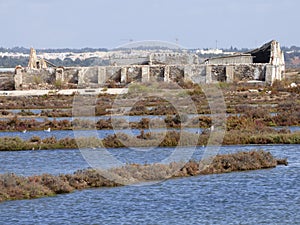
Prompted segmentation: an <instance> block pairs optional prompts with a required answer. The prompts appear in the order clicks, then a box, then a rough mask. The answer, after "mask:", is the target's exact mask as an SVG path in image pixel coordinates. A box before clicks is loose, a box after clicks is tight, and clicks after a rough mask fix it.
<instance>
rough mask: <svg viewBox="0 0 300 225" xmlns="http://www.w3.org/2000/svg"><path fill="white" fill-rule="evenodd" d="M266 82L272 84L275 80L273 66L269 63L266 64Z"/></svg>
mask: <svg viewBox="0 0 300 225" xmlns="http://www.w3.org/2000/svg"><path fill="white" fill-rule="evenodd" d="M265 76H266V77H265V79H266V84H268V85H272V84H273V82H274V81H275V76H276V74H275V66H272V65H270V64H268V65H266V74H265Z"/></svg>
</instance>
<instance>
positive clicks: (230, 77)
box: [226, 65, 234, 83]
mask: <svg viewBox="0 0 300 225" xmlns="http://www.w3.org/2000/svg"><path fill="white" fill-rule="evenodd" d="M233 81H234V66H233V65H228V66H226V82H227V83H232V82H233Z"/></svg>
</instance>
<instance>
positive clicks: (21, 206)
mask: <svg viewBox="0 0 300 225" xmlns="http://www.w3.org/2000/svg"><path fill="white" fill-rule="evenodd" d="M251 149H264V150H268V151H271V152H272V154H273V155H275V156H276V157H280V158H284V157H287V158H288V161H289V165H288V166H287V167H284V166H278V167H277V168H274V169H267V170H258V171H247V172H237V173H228V174H217V175H207V176H197V177H189V178H180V179H173V180H168V181H164V182H160V183H156V184H153V185H145V186H125V187H117V188H99V189H89V190H84V191H76V192H74V193H72V194H66V195H59V196H57V197H51V198H41V199H34V200H22V201H9V202H4V203H1V204H0V212H1V217H0V224H140V223H143V224H297V223H299V221H300V214H299V211H300V195H299V193H300V187H299V181H300V180H299V179H300V175H299V169H300V154H299V150H300V145H266V146H226V147H221V149H220V152H221V153H229V152H236V151H249V150H251ZM109 151H110V152H111V154H113V155H115V156H116V157H118V159H119V160H122V161H127V162H143V161H145V158H146V157H147V160H152V161H153V162H155V161H161V160H162V158H164V157H167V156H168V155H169V154H170V152H172V151H174V149H173V148H159V149H153V150H152V151H134V150H133V149H126V148H124V149H109ZM203 151H204V148H201V147H199V148H197V149H196V151H195V154H194V156H193V157H194V158H200V157H201V155H202V153H203ZM88 166H89V165H88V163H87V162H85V161H84V159H83V157H82V155H81V154H80V151H79V150H67V151H65V150H56V151H29V152H0V173H2V172H3V171H10V172H15V173H17V174H23V175H30V174H41V173H44V172H48V173H52V174H59V173H72V172H74V171H75V170H77V169H83V168H86V167H88Z"/></svg>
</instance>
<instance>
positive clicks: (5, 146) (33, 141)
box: [0, 131, 300, 151]
mask: <svg viewBox="0 0 300 225" xmlns="http://www.w3.org/2000/svg"><path fill="white" fill-rule="evenodd" d="M162 137H164V138H162ZM209 138H210V133H209V132H203V133H202V134H197V133H191V132H179V131H168V132H166V133H160V132H149V133H144V132H142V131H141V134H140V135H137V136H131V135H127V134H124V133H118V135H109V136H107V137H105V138H104V139H100V138H97V137H81V138H76V139H75V138H70V137H66V138H62V139H57V138H55V137H54V136H52V137H49V138H45V139H42V138H40V137H38V136H33V137H31V138H30V139H29V140H23V139H21V138H20V137H2V138H0V151H24V150H51V149H76V148H93V149H94V148H101V147H106V148H124V147H151V146H159V147H174V146H195V145H198V146H203V145H207V143H208V141H209ZM216 143H217V144H223V145H246V144H300V132H299V131H298V132H293V133H290V132H283V131H274V132H271V133H270V132H262V133H260V132H256V133H253V132H248V131H227V132H226V134H225V136H224V138H223V140H222V143H219V140H216ZM210 144H213V142H210Z"/></svg>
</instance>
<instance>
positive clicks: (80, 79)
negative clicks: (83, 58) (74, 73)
mask: <svg viewBox="0 0 300 225" xmlns="http://www.w3.org/2000/svg"><path fill="white" fill-rule="evenodd" d="M87 70H88V69H87V68H80V69H79V70H78V86H79V87H80V86H84V85H85V81H84V75H85V73H86V71H87Z"/></svg>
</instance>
